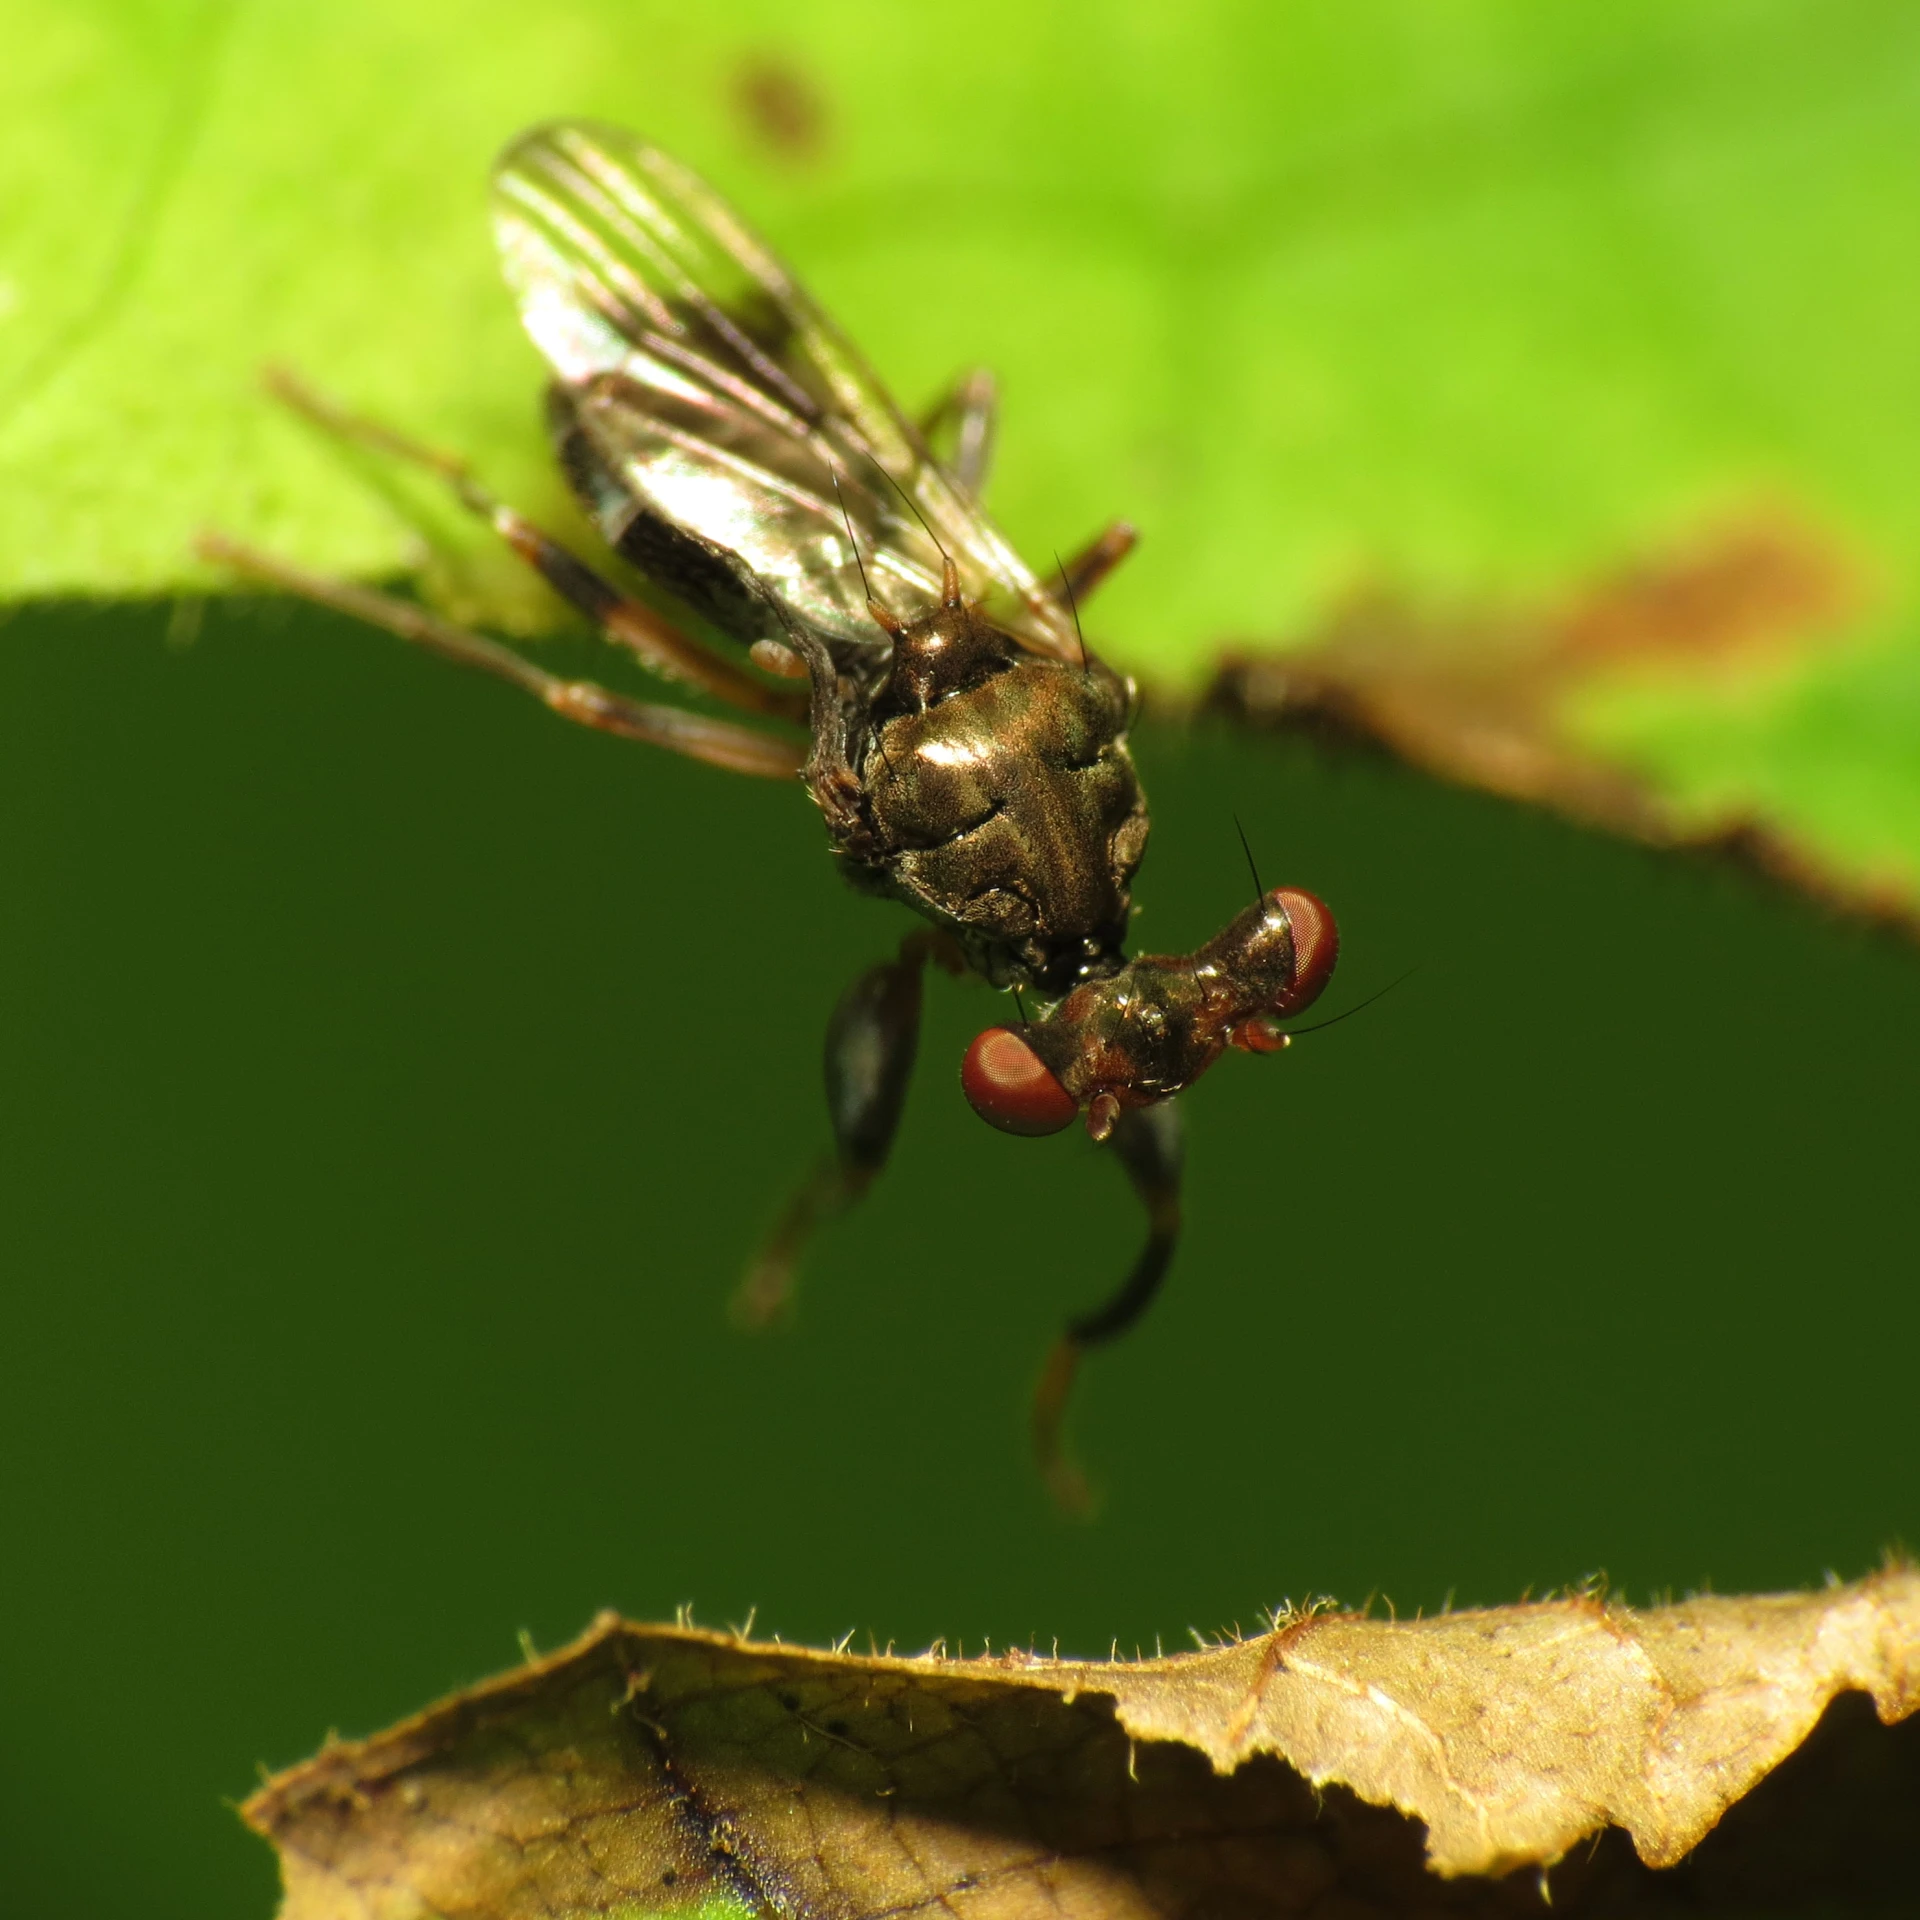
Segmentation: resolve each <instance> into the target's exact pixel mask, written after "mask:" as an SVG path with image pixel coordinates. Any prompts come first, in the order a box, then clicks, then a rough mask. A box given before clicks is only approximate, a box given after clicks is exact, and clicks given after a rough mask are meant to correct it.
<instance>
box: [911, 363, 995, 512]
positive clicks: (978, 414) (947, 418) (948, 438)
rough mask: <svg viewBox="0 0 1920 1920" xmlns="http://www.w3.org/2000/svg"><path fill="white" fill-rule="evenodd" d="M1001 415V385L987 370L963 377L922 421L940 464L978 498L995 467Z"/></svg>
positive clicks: (937, 401) (929, 410) (922, 430)
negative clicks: (997, 432)
mask: <svg viewBox="0 0 1920 1920" xmlns="http://www.w3.org/2000/svg"><path fill="white" fill-rule="evenodd" d="M999 412H1000V386H999V383H998V382H997V381H996V380H995V379H994V377H993V375H992V374H991V373H989V372H988V371H987V369H986V368H985V367H975V368H974V370H973V371H972V372H971V373H969V374H963V375H962V376H961V378H960V379H958V380H956V381H955V382H954V384H953V386H952V388H951V389H950V390H949V391H948V392H946V393H943V394H942V395H941V396H940V398H939V399H938V400H936V401H935V402H934V403H933V405H932V406H931V407H929V408H928V409H927V413H926V417H925V418H924V419H923V420H922V421H921V422H920V431H921V432H922V433H923V434H925V435H926V438H927V443H928V445H930V446H931V447H932V448H933V449H934V451H935V453H936V455H937V457H938V458H939V461H940V464H941V465H942V466H944V467H945V468H946V470H947V471H948V472H949V473H950V474H952V475H953V477H954V478H955V479H956V480H957V481H959V483H960V484H961V486H962V487H964V488H965V489H966V490H967V492H969V493H970V494H973V495H974V496H975V497H976V498H977V497H978V496H979V493H980V490H981V488H982V487H984V486H985V485H986V484H987V472H988V469H989V468H990V467H991V466H992V465H993V434H994V426H995V423H996V420H997V418H998V415H999Z"/></svg>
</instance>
